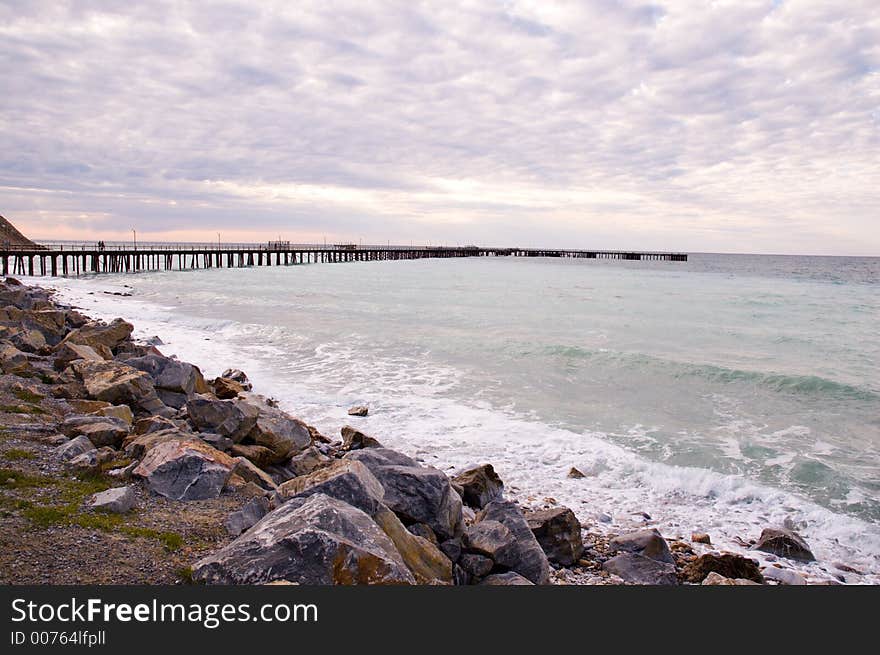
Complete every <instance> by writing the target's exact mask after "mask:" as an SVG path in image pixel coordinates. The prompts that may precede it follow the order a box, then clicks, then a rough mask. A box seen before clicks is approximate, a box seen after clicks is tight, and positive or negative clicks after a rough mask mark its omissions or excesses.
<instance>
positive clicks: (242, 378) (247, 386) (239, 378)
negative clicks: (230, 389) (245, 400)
mask: <svg viewBox="0 0 880 655" xmlns="http://www.w3.org/2000/svg"><path fill="white" fill-rule="evenodd" d="M220 377H221V378H227V379H229V380H232V381H233V382H237V383H238V384H240V385H241V386H242V389H244V390H245V391H250V390H251V389H253V385H252V384H251V381H250V380H249V379H248V376H247V375H245V373H244V371H242V370H240V369H237V368H227V369H226V370H225V371H223V374H222V375H221V376H220Z"/></svg>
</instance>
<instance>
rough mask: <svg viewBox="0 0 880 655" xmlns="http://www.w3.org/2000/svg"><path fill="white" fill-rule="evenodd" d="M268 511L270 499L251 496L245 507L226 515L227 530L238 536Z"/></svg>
mask: <svg viewBox="0 0 880 655" xmlns="http://www.w3.org/2000/svg"><path fill="white" fill-rule="evenodd" d="M268 513H269V501H268V500H267V499H266V498H264V497H260V498H251V499H250V500H249V501H248V502H247V503H245V505H244V507H242V508H241V509H240V510H238V511H237V512H232V513H231V514H230V515H229V516H227V517H226V531H227V532H228V533H229V534H231V535H232V536H233V537H237V536H238V535H240V534H241V533H242V532H244V531H245V530H249V529H250V528H251V527H253V526H254V525H256V524H257V522H258V521H259V520H260V519H261V518H263V517H264V516H266V514H268Z"/></svg>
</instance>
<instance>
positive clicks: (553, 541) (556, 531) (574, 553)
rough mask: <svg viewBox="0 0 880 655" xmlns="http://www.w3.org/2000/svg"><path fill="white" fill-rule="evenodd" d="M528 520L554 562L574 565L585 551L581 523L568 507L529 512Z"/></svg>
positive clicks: (561, 564)
mask: <svg viewBox="0 0 880 655" xmlns="http://www.w3.org/2000/svg"><path fill="white" fill-rule="evenodd" d="M526 522H527V523H528V524H529V528H530V529H531V531H532V534H534V535H535V539H537V540H538V543H539V544H540V545H541V548H543V549H544V553H545V554H546V555H547V559H549V560H550V561H551V562H553V563H554V564H558V565H559V566H572V565H574V564H575V563H576V562H577V561H578V560H579V559H580V558H581V555H582V554H583V552H584V542H583V539H582V538H581V524H580V521H578V520H577V517H576V516H575V515H574V512H572V511H571V510H570V509H569V508H567V507H554V508H551V509H544V510H540V511H537V512H528V513H527V514H526Z"/></svg>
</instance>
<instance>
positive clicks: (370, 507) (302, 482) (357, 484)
mask: <svg viewBox="0 0 880 655" xmlns="http://www.w3.org/2000/svg"><path fill="white" fill-rule="evenodd" d="M317 493H320V494H324V495H326V496H330V497H331V498H336V499H337V500H341V501H342V502H345V503H348V504H349V505H352V506H354V507H357V508H358V509H360V510H362V511H364V512H366V513H367V514H369V515H370V516H373V515H375V514H376V512H377V511H378V510H379V507H380V506H381V505H382V499H383V497H384V495H385V491H384V489H383V487H382V485H381V484H380V482H379V480H377V479H376V477H375V476H374V475H373V474H372V473H371V472H370V469H368V468H367V467H366V466H364V465H363V464H361V463H360V462H358V461H353V460H345V459H337V460H335V461H333V462H332V463H330V464H328V465H327V466H325V467H323V468H320V469H318V470H316V471H313V472H312V473H310V474H309V475H305V476H301V477H298V478H293V479H292V480H288V481H287V482H285V483H283V484H282V485H281V486H280V487H278V495H279V496H281V498H282V499H289V498H294V497H296V496H311V495H313V494H317Z"/></svg>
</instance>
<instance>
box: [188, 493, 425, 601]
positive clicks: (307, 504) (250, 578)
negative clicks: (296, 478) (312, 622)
mask: <svg viewBox="0 0 880 655" xmlns="http://www.w3.org/2000/svg"><path fill="white" fill-rule="evenodd" d="M193 579H195V580H196V581H199V582H206V583H209V584H263V583H267V582H272V581H273V580H287V581H289V582H296V583H299V584H319V585H330V584H414V583H415V578H414V577H413V574H412V573H411V572H410V570H409V569H408V568H407V566H406V564H405V563H404V561H403V558H402V557H401V555H400V553H399V552H397V549H396V548H395V547H394V544H393V543H392V541H391V539H390V538H389V537H388V535H386V534H385V533H384V532H383V531H382V529H381V528H380V527H379V526H378V525H377V524H376V523H375V522H374V521H373V519H371V518H370V517H369V516H368V515H367V514H365V513H364V512H362V511H361V510H359V509H357V508H356V507H352V506H351V505H349V504H347V503H345V502H342V501H340V500H337V499H335V498H331V497H330V496H326V495H324V494H315V495H313V496H309V497H308V498H295V499H293V500H290V501H289V502H287V503H284V504H283V505H281V507H279V508H278V509H276V510H274V511H272V512H270V513H269V514H267V515H266V516H264V517H263V519H262V520H260V522H259V523H257V524H256V525H254V526H253V527H252V528H251V529H250V530H248V531H247V532H245V533H244V534H243V535H241V536H240V537H239V538H238V539H236V540H235V541H233V542H232V543H230V544H228V545H227V546H225V547H224V548H221V549H220V550H219V551H217V552H216V553H214V554H212V555H209V556H208V557H206V558H204V559H201V560H199V561H198V562H196V564H195V565H194V567H193Z"/></svg>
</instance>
